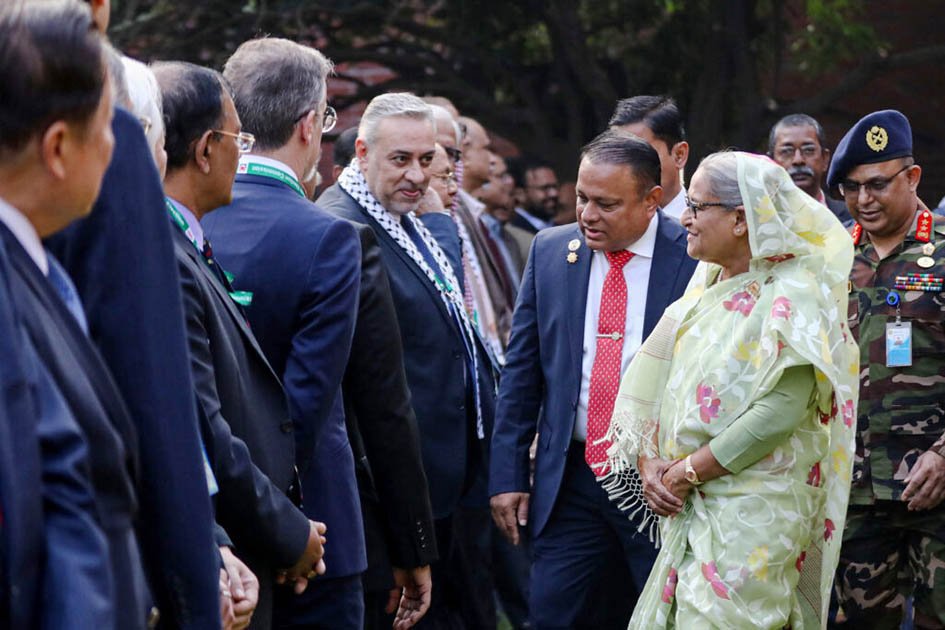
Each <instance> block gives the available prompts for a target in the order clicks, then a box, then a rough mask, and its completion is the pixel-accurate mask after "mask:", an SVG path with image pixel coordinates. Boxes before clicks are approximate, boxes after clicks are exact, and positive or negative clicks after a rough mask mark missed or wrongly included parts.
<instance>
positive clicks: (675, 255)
mask: <svg viewBox="0 0 945 630" xmlns="http://www.w3.org/2000/svg"><path fill="white" fill-rule="evenodd" d="M668 220H671V219H668V218H667V217H666V216H665V215H663V214H662V213H660V221H659V225H658V226H657V230H656V245H655V246H654V247H653V264H652V265H650V281H649V287H648V289H647V295H646V311H645V312H644V314H643V339H644V340H646V338H647V337H648V336H649V335H650V332H651V331H652V330H653V328H654V327H655V326H656V323H657V322H658V321H659V319H660V317H662V316H663V311H665V310H666V307H667V306H669V302H670V297H671V296H672V293H673V286H674V285H675V284H676V275H677V274H678V273H679V265H680V262H681V260H682V257H683V255H684V250H683V249H682V248H679V247H675V246H674V243H673V241H672V240H671V239H669V238H668V237H667V236H666V230H665V229H664V222H665V221H668Z"/></svg>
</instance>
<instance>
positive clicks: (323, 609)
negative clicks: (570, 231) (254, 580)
mask: <svg viewBox="0 0 945 630" xmlns="http://www.w3.org/2000/svg"><path fill="white" fill-rule="evenodd" d="M328 67H329V65H328V62H327V60H325V59H324V57H323V56H322V55H321V54H320V53H318V52H317V51H315V50H314V49H311V48H307V47H303V46H300V45H298V44H295V43H293V42H289V41H288V40H282V39H261V40H254V41H250V42H247V43H245V44H243V45H242V46H241V47H240V48H239V49H238V51H237V52H236V53H234V55H233V57H231V58H230V59H229V60H228V61H227V64H226V67H225V70H224V76H226V77H227V81H228V82H229V83H230V85H232V86H233V90H234V92H233V94H234V99H235V101H236V106H237V110H238V111H239V115H240V118H241V119H243V122H244V125H245V126H246V128H247V129H249V130H251V131H253V132H254V134H255V135H256V143H257V145H258V148H259V150H260V152H261V153H260V152H256V153H253V154H251V155H244V156H243V158H241V160H240V167H239V170H238V179H237V183H236V186H235V188H234V194H233V203H232V204H231V205H228V206H225V207H222V208H220V209H218V210H216V211H215V212H213V213H211V214H210V215H208V216H207V217H206V219H205V220H204V223H203V228H204V230H205V233H206V235H207V237H209V238H210V239H212V240H213V243H214V246H215V248H216V249H215V254H216V257H217V260H219V262H220V264H221V265H222V266H223V267H224V268H225V269H226V270H227V271H229V272H231V273H232V274H233V276H234V281H233V287H234V289H236V290H237V291H242V292H245V293H246V294H247V296H248V294H251V301H250V302H249V306H248V308H247V314H248V316H249V322H250V324H251V325H252V329H253V331H254V332H255V333H256V338H257V340H258V341H259V345H260V347H261V348H262V350H263V352H264V353H265V354H266V357H267V358H268V359H269V362H270V364H271V365H272V367H273V369H274V370H275V372H276V374H278V375H279V376H280V377H281V379H282V383H283V386H284V387H285V390H286V393H287V394H288V398H289V409H290V410H291V415H292V418H293V420H294V422H295V423H296V430H295V440H296V463H297V465H298V467H299V472H300V475H301V479H302V495H303V506H304V510H305V513H306V514H307V515H308V516H310V517H312V518H315V519H317V520H319V521H323V522H324V523H325V524H326V525H327V527H328V534H327V536H328V539H329V544H328V546H327V547H326V550H325V566H326V568H327V570H326V573H325V575H324V576H322V577H320V578H318V580H317V581H316V582H315V583H314V584H313V585H312V587H311V588H309V589H308V590H307V591H306V592H305V593H304V594H302V595H300V596H295V595H292V594H291V593H289V592H282V591H280V592H278V593H277V595H276V610H275V619H276V625H277V626H281V627H305V628H360V627H361V625H362V624H363V617H364V599H363V589H362V587H361V573H362V572H363V571H364V569H365V568H366V566H367V558H366V555H365V549H364V530H363V526H362V522H361V506H360V502H359V500H358V488H357V483H356V481H355V464H354V456H353V454H352V450H351V445H350V443H349V439H348V434H347V432H346V428H345V418H344V408H343V402H342V397H341V381H342V378H343V376H344V372H345V366H346V365H347V362H348V355H349V352H350V348H351V339H352V335H353V331H354V325H355V317H356V314H357V301H358V289H359V277H360V270H359V261H360V259H361V249H360V246H359V243H358V237H357V234H355V231H354V228H353V227H352V226H351V225H350V224H349V223H347V222H345V221H339V220H337V219H335V218H334V217H331V216H329V215H328V214H326V213H324V212H321V211H319V210H318V209H317V208H316V207H315V205H314V204H313V203H312V202H311V201H309V200H307V199H306V198H305V196H304V189H303V188H302V185H301V182H303V181H307V180H308V179H309V177H308V175H309V174H311V173H312V172H313V170H314V168H315V165H316V164H317V160H318V155H319V148H320V146H319V145H320V141H321V132H322V129H323V127H324V126H325V120H326V119H328V118H329V117H331V116H333V112H329V110H328V108H327V103H326V101H325V83H324V81H325V77H326V76H327V74H328ZM261 84H263V85H265V86H271V85H274V86H277V87H276V88H271V87H260V85H261ZM273 99H275V100H273ZM273 103H275V104H273Z"/></svg>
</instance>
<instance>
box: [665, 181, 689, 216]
mask: <svg viewBox="0 0 945 630" xmlns="http://www.w3.org/2000/svg"><path fill="white" fill-rule="evenodd" d="M685 210H686V189H685V188H680V189H679V193H678V194H677V195H676V196H675V197H673V200H672V201H670V202H669V203H668V204H666V205H665V206H663V212H665V213H666V214H667V215H669V216H671V217H673V218H674V219H676V220H677V221H679V219H680V217H682V213H683V212H684V211H685Z"/></svg>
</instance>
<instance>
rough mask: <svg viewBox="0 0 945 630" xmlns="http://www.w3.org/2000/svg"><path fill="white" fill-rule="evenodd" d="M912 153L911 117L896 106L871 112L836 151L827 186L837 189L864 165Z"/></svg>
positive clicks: (845, 137) (844, 137) (856, 125)
mask: <svg viewBox="0 0 945 630" xmlns="http://www.w3.org/2000/svg"><path fill="white" fill-rule="evenodd" d="M911 155H912V127H910V126H909V119H908V118H906V117H905V116H903V115H902V113H901V112H897V111H896V110H894V109H884V110H882V111H879V112H873V113H872V114H867V115H866V116H864V117H863V118H861V119H860V120H859V121H858V122H857V123H856V124H855V125H853V128H852V129H850V131H848V132H847V133H846V135H845V136H843V138H842V139H841V140H840V143H839V144H838V145H837V149H836V150H835V151H834V152H833V160H831V162H830V170H829V171H827V187H828V188H833V187H834V186H836V185H837V184H839V183H840V180H842V179H843V178H844V177H846V175H847V173H849V172H850V171H852V170H853V169H854V168H856V167H857V166H859V165H860V164H875V163H876V162H886V161H888V160H894V159H896V158H901V157H907V156H911Z"/></svg>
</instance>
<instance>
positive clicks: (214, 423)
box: [154, 63, 324, 628]
mask: <svg viewBox="0 0 945 630" xmlns="http://www.w3.org/2000/svg"><path fill="white" fill-rule="evenodd" d="M154 72H155V76H156V77H157V80H158V85H159V86H160V88H161V93H162V100H163V110H164V118H165V121H166V123H167V127H168V129H169V130H170V133H169V134H168V141H167V142H166V145H165V148H166V150H167V155H168V170H167V176H166V178H165V180H164V188H165V191H166V193H167V199H166V204H167V211H168V220H169V221H170V222H171V223H172V225H173V227H172V232H173V238H174V253H175V256H176V258H177V263H178V268H179V270H180V276H181V289H182V292H183V296H184V315H185V318H186V322H187V336H188V339H189V342H190V357H191V371H192V373H193V378H194V384H195V386H196V392H197V400H198V404H199V405H200V409H201V411H202V413H203V415H204V416H205V417H206V418H207V419H208V421H209V422H208V424H209V433H210V434H211V435H212V436H213V437H212V438H210V439H207V442H208V444H209V445H210V448H209V449H208V450H210V451H211V452H210V459H211V462H212V467H213V472H214V475H215V478H216V481H217V485H218V486H219V494H218V495H217V496H216V506H217V522H218V523H220V524H221V525H222V526H223V527H224V528H225V529H226V531H227V533H228V534H229V536H230V537H231V539H232V540H233V541H234V542H235V543H236V550H237V554H238V556H239V557H240V558H241V559H243V560H244V561H245V562H246V563H247V564H248V565H249V567H250V569H251V570H252V571H253V572H254V573H255V574H256V576H257V577H258V578H259V583H260V593H259V603H258V605H257V607H256V611H255V612H254V613H253V626H254V627H259V628H268V627H270V626H271V624H272V597H273V587H274V585H275V580H276V570H277V569H285V568H287V567H292V569H291V570H290V573H292V574H293V577H294V576H298V575H301V576H302V577H305V576H307V574H308V573H309V572H310V571H312V570H313V569H314V567H315V566H316V564H317V563H318V562H319V561H320V559H321V555H322V550H321V533H324V528H323V526H322V525H321V524H316V523H314V522H310V521H309V520H308V518H306V517H305V515H304V514H303V513H302V512H301V511H300V510H299V509H298V508H297V507H296V506H295V505H293V504H292V502H291V501H290V500H289V498H288V497H287V496H286V492H287V491H289V490H290V487H291V486H292V485H293V483H295V481H296V479H295V457H294V453H295V440H294V438H293V434H292V429H293V426H292V420H291V418H290V417H289V409H288V403H287V401H286V397H285V392H284V390H283V389H282V385H281V383H280V381H279V378H278V377H277V376H276V375H275V373H274V372H273V371H272V368H271V367H269V363H268V362H267V361H266V358H265V356H264V355H263V352H262V350H261V349H260V347H259V345H258V344H257V342H256V338H255V337H254V336H253V334H252V332H251V331H250V329H249V324H248V322H247V321H246V316H245V313H244V311H243V310H242V308H241V306H240V304H239V303H238V300H240V299H241V298H240V295H239V294H236V293H235V292H234V291H233V289H232V287H231V286H230V285H229V282H228V280H227V278H226V276H225V275H224V274H223V273H222V272H221V271H220V268H219V265H218V264H217V262H216V261H215V260H214V258H213V254H212V248H211V246H210V242H209V241H208V240H207V239H205V238H204V235H203V231H202V228H201V226H200V222H199V220H200V218H202V217H204V216H206V215H207V213H209V212H212V211H213V210H214V209H216V208H217V207H219V206H222V205H225V204H227V203H229V202H230V201H231V200H232V180H233V177H235V175H236V165H237V160H238V156H239V154H240V152H241V148H240V147H239V146H237V143H236V142H234V138H233V137H232V136H233V135H235V136H236V137H237V139H238V138H239V134H240V133H241V131H240V128H241V126H240V120H239V116H238V115H237V113H236V108H235V107H234V105H233V99H232V97H231V96H230V94H229V92H228V90H227V89H226V88H225V87H224V85H223V77H222V76H221V75H220V74H219V73H218V72H215V71H213V70H209V69H206V68H201V67H198V66H193V65H191V64H184V63H162V64H159V65H157V66H156V67H155V68H154ZM214 130H219V131H214ZM208 147H210V149H213V150H207V149H208ZM242 148H243V149H247V148H248V146H247V145H242ZM231 432H232V435H231ZM233 435H235V436H237V438H234V437H233ZM247 448H248V452H247ZM250 456H251V459H250ZM296 565H298V566H296ZM305 584H306V582H305V581H304V580H303V581H302V583H301V585H302V586H304V585H305ZM234 609H235V611H236V612H237V613H240V612H243V607H241V606H240V603H239V602H238V601H237V602H235V605H234Z"/></svg>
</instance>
